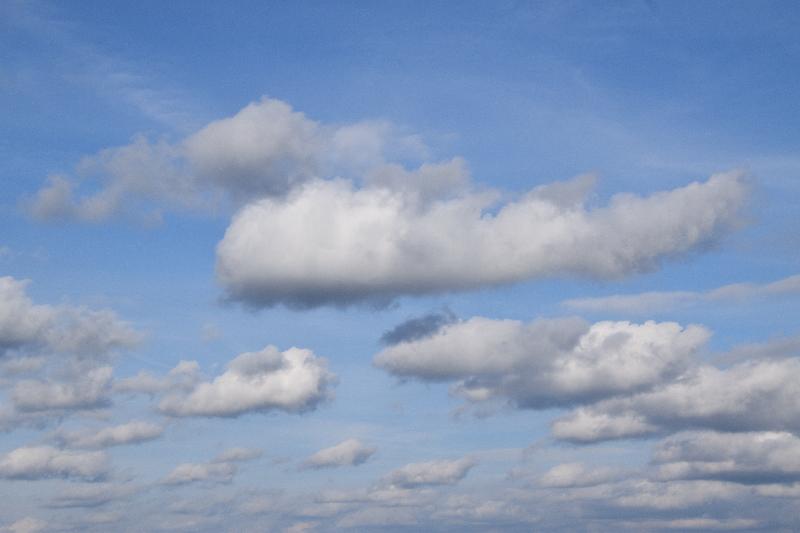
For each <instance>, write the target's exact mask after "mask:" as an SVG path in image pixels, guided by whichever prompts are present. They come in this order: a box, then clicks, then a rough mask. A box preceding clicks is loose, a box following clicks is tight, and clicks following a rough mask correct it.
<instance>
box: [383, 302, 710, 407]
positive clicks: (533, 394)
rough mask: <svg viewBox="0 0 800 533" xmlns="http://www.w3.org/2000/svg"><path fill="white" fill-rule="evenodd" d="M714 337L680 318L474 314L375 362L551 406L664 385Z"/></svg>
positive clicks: (482, 393)
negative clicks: (590, 320) (640, 320)
mask: <svg viewBox="0 0 800 533" xmlns="http://www.w3.org/2000/svg"><path fill="white" fill-rule="evenodd" d="M708 336H709V332H708V331H707V330H706V329H704V328H702V327H700V326H688V327H686V328H682V327H681V326H680V325H678V324H676V323H674V322H664V323H655V322H646V323H644V324H631V323H630V322H598V323H596V324H593V325H589V324H587V323H586V322H584V321H582V320H580V319H552V320H537V321H534V322H531V323H528V324H525V323H523V322H519V321H515V320H492V319H488V318H482V317H475V318H471V319H469V320H466V321H463V322H457V323H453V324H449V325H446V326H443V327H442V328H441V329H440V330H439V331H438V332H437V333H435V334H433V335H432V336H429V337H425V338H422V339H419V340H412V341H409V342H404V343H399V344H396V345H394V346H390V347H388V348H386V349H384V350H383V351H381V352H380V353H379V354H378V355H376V356H375V364H376V365H377V366H379V367H381V368H383V369H385V370H387V371H389V372H390V373H392V374H394V375H396V376H399V377H403V378H416V379H420V380H425V381H450V382H455V387H454V390H455V392H456V393H457V394H459V395H461V396H463V397H465V398H467V399H469V400H473V401H481V400H488V399H491V398H505V399H508V400H511V401H512V402H513V403H515V404H516V405H518V406H520V407H530V408H546V407H553V406H560V405H570V404H575V403H586V402H593V401H597V400H599V399H602V398H607V397H611V396H614V395H620V394H631V393H635V392H638V391H640V390H645V389H647V388H650V387H653V386H655V385H658V384H660V383H662V382H664V381H666V380H669V379H671V378H673V377H675V376H677V375H678V374H680V373H681V372H682V371H684V370H685V368H686V367H687V365H688V364H689V362H690V359H691V357H692V355H693V354H694V353H695V352H696V351H697V350H698V349H699V348H700V347H702V346H703V344H704V343H705V341H706V339H707V338H708Z"/></svg>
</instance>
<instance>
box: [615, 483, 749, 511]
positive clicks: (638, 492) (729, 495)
mask: <svg viewBox="0 0 800 533" xmlns="http://www.w3.org/2000/svg"><path fill="white" fill-rule="evenodd" d="M626 489H627V490H626V493H625V494H623V495H620V496H618V497H616V498H614V499H613V502H614V504H616V505H618V506H620V507H633V508H647V509H657V510H672V509H687V508H692V507H700V506H706V505H708V504H709V503H711V502H715V501H720V500H723V501H724V500H732V499H736V498H739V497H741V496H744V495H745V494H747V490H746V489H744V488H743V487H741V486H740V485H736V484H733V483H724V482H721V481H675V482H672V483H659V482H652V481H647V480H640V481H635V482H633V483H631V484H629V485H628V486H627V487H626Z"/></svg>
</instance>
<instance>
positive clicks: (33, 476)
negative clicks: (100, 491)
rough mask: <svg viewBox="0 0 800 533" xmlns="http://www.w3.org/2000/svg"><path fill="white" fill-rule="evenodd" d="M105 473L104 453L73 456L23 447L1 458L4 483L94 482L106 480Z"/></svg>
mask: <svg viewBox="0 0 800 533" xmlns="http://www.w3.org/2000/svg"><path fill="white" fill-rule="evenodd" d="M108 469H109V467H108V456H107V455H106V454H105V453H104V452H73V451H68V450H59V449H58V448H53V447H51V446H25V447H22V448H17V449H15V450H12V451H11V452H9V453H7V454H6V455H4V456H2V457H0V478H5V479H27V480H37V479H47V478H77V479H84V480H87V481H95V480H99V479H102V478H103V477H105V476H106V474H107V473H108Z"/></svg>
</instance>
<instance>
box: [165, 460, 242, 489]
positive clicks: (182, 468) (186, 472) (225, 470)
mask: <svg viewBox="0 0 800 533" xmlns="http://www.w3.org/2000/svg"><path fill="white" fill-rule="evenodd" d="M237 470H238V469H237V468H236V465H235V464H233V463H183V464H180V465H178V466H176V467H175V469H174V470H173V471H172V472H170V473H169V475H168V476H167V477H166V478H165V479H164V481H163V483H164V484H165V485H186V484H188V483H195V482H200V481H208V482H213V483H230V482H231V481H232V480H233V476H235V475H236V472H237Z"/></svg>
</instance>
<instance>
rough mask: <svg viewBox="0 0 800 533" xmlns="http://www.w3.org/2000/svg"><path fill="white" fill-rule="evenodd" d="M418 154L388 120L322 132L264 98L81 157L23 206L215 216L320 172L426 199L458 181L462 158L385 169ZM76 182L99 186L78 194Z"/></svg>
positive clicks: (43, 216)
mask: <svg viewBox="0 0 800 533" xmlns="http://www.w3.org/2000/svg"><path fill="white" fill-rule="evenodd" d="M424 152H425V150H424V147H422V146H420V142H419V139H418V138H417V137H415V136H408V135H400V134H399V133H398V132H397V131H396V128H394V127H393V126H392V125H391V124H389V123H386V122H375V121H365V122H359V123H355V124H348V125H339V126H328V125H325V124H321V123H319V122H316V121H314V120H311V119H309V118H307V117H306V116H305V115H303V114H302V113H300V112H297V111H294V110H293V109H292V108H291V106H289V105H288V104H287V103H285V102H282V101H280V100H276V99H272V98H267V97H264V98H262V99H261V100H259V101H257V102H253V103H251V104H249V105H247V106H245V107H244V108H243V109H241V110H240V111H239V112H237V113H236V114H235V115H233V116H231V117H228V118H223V119H220V120H216V121H213V122H211V123H209V124H207V125H206V126H205V127H203V128H201V129H200V130H198V131H197V132H195V133H194V134H192V135H189V136H188V137H186V138H184V139H182V140H180V141H178V142H174V143H170V142H167V141H165V140H163V139H160V140H155V141H151V140H148V139H146V138H145V137H143V136H137V137H136V138H135V139H134V140H133V141H132V142H131V143H130V144H128V145H125V146H121V147H116V148H108V149H105V150H102V151H101V152H99V153H98V154H96V155H94V156H91V157H85V158H84V159H83V160H82V161H81V163H80V165H78V168H77V174H78V177H79V179H73V178H70V177H66V176H62V175H51V176H49V177H48V178H47V181H46V183H45V185H44V186H43V187H42V188H41V189H40V190H39V191H37V192H36V193H35V194H34V195H33V196H32V197H30V198H28V199H27V200H25V201H24V202H23V207H24V208H25V209H26V210H27V212H28V213H29V214H30V215H31V216H33V217H34V218H36V219H40V220H50V219H73V220H80V221H83V222H100V221H103V220H106V219H108V218H110V217H112V216H116V215H121V214H126V215H137V214H138V215H140V214H141V213H140V212H142V211H144V212H145V213H146V217H145V220H147V219H148V217H149V218H151V219H152V218H153V217H156V218H158V217H159V216H160V211H161V209H163V208H164V207H178V208H182V209H204V210H208V209H211V210H213V209H217V208H219V207H220V206H221V205H225V204H226V202H227V201H228V200H233V202H234V203H242V202H246V201H249V200H252V199H254V198H259V197H262V196H265V195H266V196H282V195H284V194H286V193H287V192H288V191H290V190H291V189H292V188H294V187H296V186H298V185H299V184H301V183H303V182H305V181H307V180H309V179H311V178H313V177H318V176H322V177H330V176H335V175H358V176H360V177H361V176H363V175H364V174H365V173H366V174H367V175H369V176H374V178H373V179H374V180H376V181H386V180H388V181H389V182H391V184H396V185H398V186H401V187H405V186H406V185H405V182H411V181H414V180H416V182H417V183H418V184H419V185H420V187H421V190H424V193H423V194H424V196H426V197H428V196H430V195H431V194H433V193H438V192H442V191H443V187H446V186H447V185H448V184H449V183H453V184H454V185H457V184H458V183H460V182H461V178H460V177H459V173H462V174H463V172H462V167H463V164H462V163H461V162H460V161H459V160H453V161H452V162H450V163H445V164H442V165H441V166H437V165H432V166H423V167H422V168H420V169H419V171H416V172H410V173H407V176H406V175H405V174H403V172H405V171H404V170H402V169H399V170H398V169H397V168H395V167H394V166H392V165H389V164H387V163H386V157H387V156H393V157H399V158H406V159H407V157H408V156H409V155H412V156H419V155H424ZM373 168H374V169H376V170H375V171H374V172H367V171H368V170H369V169H373ZM404 177H405V178H406V179H402V178H404ZM398 179H399V180H400V181H402V183H399V182H398ZM81 181H94V182H95V183H96V186H95V187H86V189H88V190H92V192H90V193H84V192H82V187H81ZM437 183H438V185H437Z"/></svg>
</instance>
